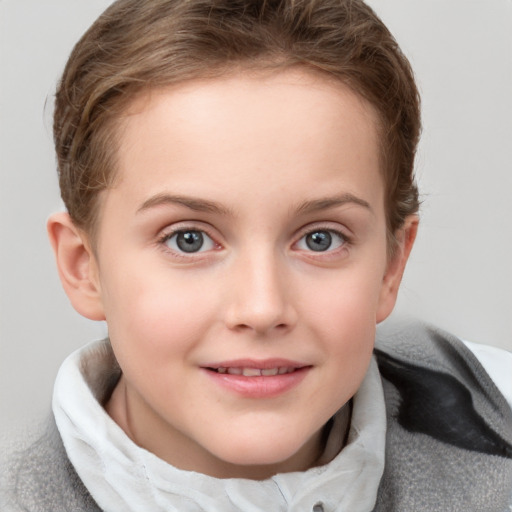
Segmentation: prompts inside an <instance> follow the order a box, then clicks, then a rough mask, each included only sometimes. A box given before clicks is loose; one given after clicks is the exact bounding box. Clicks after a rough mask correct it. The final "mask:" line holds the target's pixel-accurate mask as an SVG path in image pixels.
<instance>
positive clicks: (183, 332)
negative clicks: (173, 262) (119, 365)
mask: <svg viewBox="0 0 512 512" xmlns="http://www.w3.org/2000/svg"><path fill="white" fill-rule="evenodd" d="M111 275H112V276H113V279H111V280H110V282H109V283H106V294H105V295H106V303H107V307H106V314H107V322H108V326H109V335H110V338H111V341H112V345H113V347H114V349H115V350H116V354H119V357H122V356H123V354H127V355H128V354H131V356H135V357H139V356H140V357H141V359H146V360H147V359H148V358H151V359H153V360H160V362H163V361H164V360H168V359H172V358H173V357H175V355H176V354H177V353H183V352H186V351H188V350H191V349H192V348H193V347H194V345H195V343H196V342H198V340H199V339H200V338H201V335H202V334H204V331H205V329H207V328H208V325H209V324H211V323H212V321H213V320H212V318H213V317H214V309H213V306H214V304H215V301H214V300H211V298H209V297H208V295H207V294H205V293H204V286H202V284H201V283H198V282H197V280H194V279H187V280H186V281H187V282H182V281H183V279H180V278H176V276H173V274H172V273H171V272H169V271H167V272H144V273H136V272H133V273H131V274H127V275H130V277H129V278H127V277H126V275H125V276H122V275H116V274H111ZM150 355H151V357H150Z"/></svg>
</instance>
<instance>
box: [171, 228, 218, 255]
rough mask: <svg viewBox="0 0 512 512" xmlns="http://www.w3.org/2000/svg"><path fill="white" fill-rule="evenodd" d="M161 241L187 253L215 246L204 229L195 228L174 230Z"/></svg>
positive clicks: (210, 248) (175, 249) (177, 250)
mask: <svg viewBox="0 0 512 512" xmlns="http://www.w3.org/2000/svg"><path fill="white" fill-rule="evenodd" d="M162 242H163V243H164V244H165V245H166V246H167V247H169V249H172V250H173V251H176V252H181V253H188V254H190V253H195V252H203V251H210V250H212V249H213V248H215V242H214V241H213V240H212V239H211V238H210V237H209V236H208V235H207V234H206V233H205V232H204V231H199V230H196V229H184V230H180V231H175V232H174V233H172V234H171V235H167V236H166V237H165V239H164V240H163V241H162Z"/></svg>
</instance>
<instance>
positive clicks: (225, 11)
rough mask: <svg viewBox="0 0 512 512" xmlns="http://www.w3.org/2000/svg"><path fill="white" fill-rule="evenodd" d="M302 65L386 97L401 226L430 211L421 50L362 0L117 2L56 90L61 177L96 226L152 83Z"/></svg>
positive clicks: (388, 197) (393, 201) (77, 51)
mask: <svg viewBox="0 0 512 512" xmlns="http://www.w3.org/2000/svg"><path fill="white" fill-rule="evenodd" d="M296 65H304V66H309V67H311V68H314V69H316V70H319V71H321V72H324V73H328V74H329V75H331V76H332V77H334V78H336V79H338V80H340V81H341V82H343V83H344V84H346V85H347V86H349V87H350V88H351V89H352V90H353V91H354V92H356V93H357V94H359V95H360V96H362V97H363V98H365V99H366V100H367V101H368V102H369V103H370V104H371V105H373V107H374V108H375V109H376V111H377V113H378V115H379V119H380V130H381V142H382V161H383V175H384V179H385V189H386V190H385V201H386V218H387V227H388V232H389V234H390V235H392V234H394V233H395V232H396V230H397V229H398V228H400V227H401V226H402V225H403V222H404V220H405V218H406V216H407V215H410V214H412V213H416V212H417V211H418V191H417V187H416V185H415V182H414V174H413V167H414V156H415V151H416V146H417V143H418V139H419V133H420V125H421V122H420V100H419V95H418V91H417V88H416V84H415V82H414V77H413V73H412V70H411V67H410V65H409V62H408V61H407V59H406V58H405V57H404V55H403V54H402V52H401V51H400V48H399V47H398V45H397V43H396V41H395V39H394V38H393V36H392V35H391V34H390V32H389V31H388V29H387V28H386V27H385V25H384V24H383V23H382V21H381V20H380V19H379V18H378V17H377V15H376V14H375V13H374V12H373V11H372V9H370V7H368V6H367V5H366V4H365V3H364V2H363V1H361V0H144V1H141V0H118V1H116V2H114V3H113V4H112V5H111V6H110V7H109V8H108V9H107V10H106V11H105V12H104V13H103V14H102V15H101V16H100V17H99V18H98V19H97V20H96V22H95V23H94V24H93V25H92V26H91V28H90V29H89V30H88V31H87V32H86V33H85V34H84V35H83V37H82V38H81V39H80V41H79V42H78V43H77V44H76V46H75V48H74V49H73V51H72V53H71V56H70V58H69V60H68V63H67V65H66V68H65V70H64V74H63V76H62V79H61V82H60V84H59V87H58V90H57V94H56V107H55V117H54V139H55V147H56V151H57V157H58V169H59V179H60V188H61V194H62V198H63V200H64V203H65V205H66V207H67V209H68V212H69V214H70V215H71V218H72V220H73V222H74V223H75V224H76V225H77V226H78V227H80V228H82V229H84V230H85V231H87V232H89V233H92V232H93V231H94V227H95V224H96V218H97V215H98V211H99V204H98V200H99V199H98V198H99V192H100V191H101V190H104V189H106V188H108V187H109V186H112V185H113V183H114V178H115V174H116V164H115V160H116V148H117V140H116V136H117V132H118V130H117V131H116V129H115V128H116V121H118V120H119V118H120V115H121V114H122V112H123V109H124V108H126V106H127V104H128V103H129V102H130V101H132V100H133V99H134V97H135V96H136V95H137V94H138V93H139V92H140V91H142V90H147V89H148V88H152V87H161V86H166V85H170V84H173V83H177V82H181V81H184V80H189V79H193V78H204V77H207V76H215V75H218V74H222V73H225V72H227V71H228V70H230V69H233V67H238V66H244V67H246V68H253V67H262V68H271V67H279V68H282V67H288V66H296ZM390 240H392V236H391V237H390Z"/></svg>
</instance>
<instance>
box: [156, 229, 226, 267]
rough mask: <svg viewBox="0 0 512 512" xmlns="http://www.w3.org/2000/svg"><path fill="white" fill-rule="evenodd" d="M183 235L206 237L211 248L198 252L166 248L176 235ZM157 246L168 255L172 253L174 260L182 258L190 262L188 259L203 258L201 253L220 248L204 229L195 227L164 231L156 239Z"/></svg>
mask: <svg viewBox="0 0 512 512" xmlns="http://www.w3.org/2000/svg"><path fill="white" fill-rule="evenodd" d="M185 233H201V234H202V235H203V236H206V237H207V238H208V239H209V240H211V244H212V248H211V249H207V250H199V251H190V252H188V253H187V252H186V251H183V250H177V249H173V248H172V247H169V246H168V242H169V240H172V238H174V237H175V236H177V235H180V234H185ZM157 244H158V246H159V247H161V248H162V249H163V250H164V251H166V252H168V253H172V255H173V256H174V257H176V258H183V259H184V260H185V259H186V260H190V258H200V257H202V258H204V257H205V255H204V254H203V253H208V252H210V251H211V250H215V249H219V248H220V247H221V246H220V244H218V243H217V242H216V241H215V238H214V237H213V236H212V235H210V234H209V233H208V231H207V230H206V229H204V227H196V226H186V225H184V226H179V227H176V228H174V229H172V230H171V231H166V232H165V233H164V234H163V235H162V236H160V237H159V238H158V239H157ZM201 249H202V247H201Z"/></svg>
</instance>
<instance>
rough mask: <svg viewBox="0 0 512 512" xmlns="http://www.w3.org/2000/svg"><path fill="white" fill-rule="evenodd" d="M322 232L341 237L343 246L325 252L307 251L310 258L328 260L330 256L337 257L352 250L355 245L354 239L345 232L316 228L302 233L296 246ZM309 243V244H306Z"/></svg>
mask: <svg viewBox="0 0 512 512" xmlns="http://www.w3.org/2000/svg"><path fill="white" fill-rule="evenodd" d="M321 232H327V233H330V234H331V235H334V236H336V237H339V239H340V240H341V244H340V245H339V247H335V248H334V249H331V248H328V249H326V250H325V251H314V250H312V249H309V250H307V249H305V250H304V252H306V253H307V254H308V256H309V257H313V258H326V257H330V256H337V255H338V254H339V253H340V252H342V251H346V250H348V249H349V248H350V246H351V245H353V239H352V237H351V236H349V235H347V234H346V233H344V232H343V231H341V230H339V229H334V228H332V227H330V226H325V225H324V226H322V225H320V226H315V227H314V228H309V227H308V228H306V229H305V230H304V231H302V233H301V234H300V237H299V238H298V239H297V241H296V242H295V243H294V246H297V245H298V244H299V243H300V242H301V241H303V240H304V241H305V239H306V237H307V236H309V235H313V234H314V233H321ZM305 243H307V242H305ZM299 250H300V249H299Z"/></svg>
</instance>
